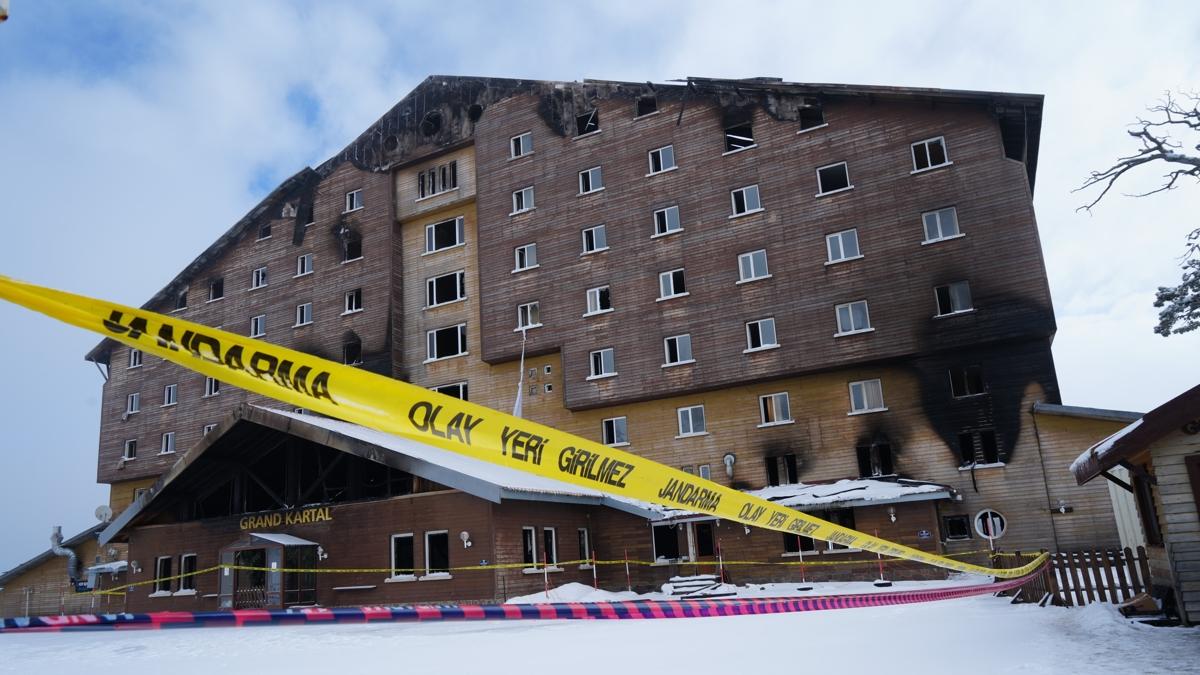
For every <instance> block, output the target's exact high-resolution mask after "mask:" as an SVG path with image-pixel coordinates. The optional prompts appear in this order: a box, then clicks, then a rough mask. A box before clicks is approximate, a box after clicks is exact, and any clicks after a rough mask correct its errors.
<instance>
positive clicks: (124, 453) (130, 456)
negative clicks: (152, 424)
mask: <svg viewBox="0 0 1200 675" xmlns="http://www.w3.org/2000/svg"><path fill="white" fill-rule="evenodd" d="M137 446H138V442H137V439H136V438H130V439H128V440H126V441H125V445H123V446H121V459H122V460H124V461H126V462H131V461H133V460H135V459H137ZM131 451H132V452H131Z"/></svg>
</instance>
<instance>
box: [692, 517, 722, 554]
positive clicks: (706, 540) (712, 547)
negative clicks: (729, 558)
mask: <svg viewBox="0 0 1200 675" xmlns="http://www.w3.org/2000/svg"><path fill="white" fill-rule="evenodd" d="M693 527H694V529H695V537H696V557H701V556H706V557H711V556H715V555H716V554H717V544H716V532H714V531H713V524H712V523H696V524H695V525H694V526H693Z"/></svg>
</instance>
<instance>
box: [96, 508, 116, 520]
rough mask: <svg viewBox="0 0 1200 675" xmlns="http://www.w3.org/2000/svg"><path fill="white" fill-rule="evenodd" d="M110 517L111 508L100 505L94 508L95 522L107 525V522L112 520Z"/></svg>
mask: <svg viewBox="0 0 1200 675" xmlns="http://www.w3.org/2000/svg"><path fill="white" fill-rule="evenodd" d="M112 516H113V513H112V508H111V507H109V505H108V504H101V505H100V506H97V507H96V520H99V521H100V522H102V523H107V522H108V521H110V520H112Z"/></svg>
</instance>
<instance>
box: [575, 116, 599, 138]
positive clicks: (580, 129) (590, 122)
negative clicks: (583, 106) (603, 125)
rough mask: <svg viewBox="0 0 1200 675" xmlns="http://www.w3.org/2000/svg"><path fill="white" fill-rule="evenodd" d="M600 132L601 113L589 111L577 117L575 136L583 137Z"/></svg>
mask: <svg viewBox="0 0 1200 675" xmlns="http://www.w3.org/2000/svg"><path fill="white" fill-rule="evenodd" d="M597 131H600V111H599V110H595V109H592V110H589V111H587V112H585V113H583V114H582V115H576V116H575V135H576V136H583V135H584V134H590V133H594V132H597Z"/></svg>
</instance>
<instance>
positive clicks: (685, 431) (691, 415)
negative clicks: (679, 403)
mask: <svg viewBox="0 0 1200 675" xmlns="http://www.w3.org/2000/svg"><path fill="white" fill-rule="evenodd" d="M675 413H676V415H677V416H678V418H679V435H680V436H700V435H702V434H705V433H708V432H707V429H706V427H705V426H704V406H702V405H693V406H688V407H686V408H679V409H678V410H676V411H675Z"/></svg>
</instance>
